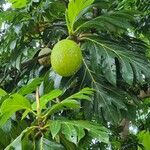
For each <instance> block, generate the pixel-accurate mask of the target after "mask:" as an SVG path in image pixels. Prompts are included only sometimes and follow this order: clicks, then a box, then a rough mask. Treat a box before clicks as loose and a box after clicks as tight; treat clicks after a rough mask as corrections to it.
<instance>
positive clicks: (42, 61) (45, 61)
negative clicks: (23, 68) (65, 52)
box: [38, 48, 51, 67]
mask: <svg viewBox="0 0 150 150" xmlns="http://www.w3.org/2000/svg"><path fill="white" fill-rule="evenodd" d="M50 52H51V49H50V48H43V49H42V50H41V51H40V52H39V55H38V56H42V55H45V54H48V53H50ZM38 62H39V64H41V65H43V66H45V67H48V66H50V64H51V61H50V55H49V56H45V57H42V58H40V59H38Z"/></svg>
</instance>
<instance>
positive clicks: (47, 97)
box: [32, 90, 62, 110]
mask: <svg viewBox="0 0 150 150" xmlns="http://www.w3.org/2000/svg"><path fill="white" fill-rule="evenodd" d="M61 94H62V91H61V90H53V91H51V92H50V93H48V94H46V95H43V96H42V97H41V98H40V108H41V110H42V109H44V107H45V105H46V104H47V103H48V102H49V101H51V100H54V99H55V98H57V97H59V96H60V95H61ZM32 109H33V110H36V102H34V103H33V104H32Z"/></svg>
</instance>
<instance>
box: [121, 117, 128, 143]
mask: <svg viewBox="0 0 150 150" xmlns="http://www.w3.org/2000/svg"><path fill="white" fill-rule="evenodd" d="M129 123H130V121H129V120H128V119H126V118H124V119H123V120H122V121H121V123H120V126H121V127H122V128H123V130H122V132H121V133H120V136H121V139H123V140H126V138H127V137H128V135H129Z"/></svg>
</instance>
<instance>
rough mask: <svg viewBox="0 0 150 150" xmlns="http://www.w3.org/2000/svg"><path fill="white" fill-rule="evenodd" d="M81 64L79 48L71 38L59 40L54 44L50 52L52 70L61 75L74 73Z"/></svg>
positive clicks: (66, 75) (65, 75)
mask: <svg viewBox="0 0 150 150" xmlns="http://www.w3.org/2000/svg"><path fill="white" fill-rule="evenodd" d="M81 64H82V53H81V48H80V47H79V45H78V44H77V43H75V42H74V41H72V40H61V41H59V42H58V43H56V45H55V46H54V48H53V50H52V53H51V65H52V68H53V70H54V71H55V72H56V73H58V74H59V75H61V76H64V77H68V76H71V75H73V74H75V73H76V72H77V71H78V70H79V68H80V67H81Z"/></svg>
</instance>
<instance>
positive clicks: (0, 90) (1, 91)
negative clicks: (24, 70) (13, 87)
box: [0, 88, 7, 97]
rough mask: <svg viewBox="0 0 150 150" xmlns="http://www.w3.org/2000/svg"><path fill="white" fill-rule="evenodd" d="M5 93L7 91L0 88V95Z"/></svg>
mask: <svg viewBox="0 0 150 150" xmlns="http://www.w3.org/2000/svg"><path fill="white" fill-rule="evenodd" d="M5 95H7V93H6V92H5V91H4V90H3V89H1V88H0V97H2V96H5Z"/></svg>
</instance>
